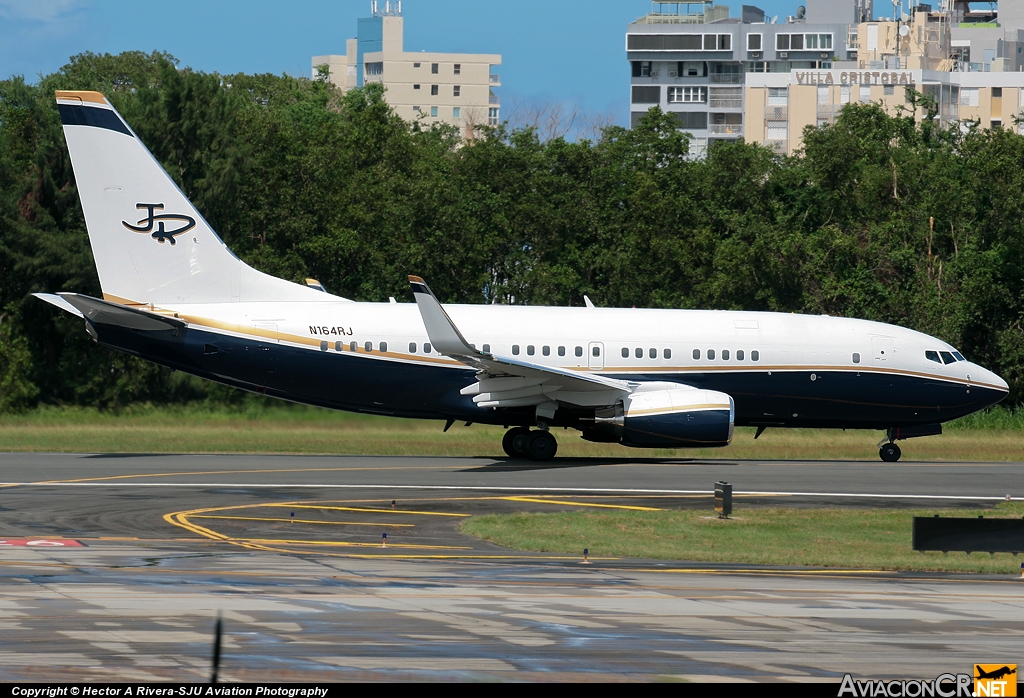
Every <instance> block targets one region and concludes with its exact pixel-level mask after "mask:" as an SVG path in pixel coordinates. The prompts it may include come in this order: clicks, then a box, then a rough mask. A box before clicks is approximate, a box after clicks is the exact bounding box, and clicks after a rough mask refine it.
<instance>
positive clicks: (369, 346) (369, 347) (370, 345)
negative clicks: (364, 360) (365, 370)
mask: <svg viewBox="0 0 1024 698" xmlns="http://www.w3.org/2000/svg"><path fill="white" fill-rule="evenodd" d="M363 349H365V350H366V351H373V342H367V343H366V344H364V345H363Z"/></svg>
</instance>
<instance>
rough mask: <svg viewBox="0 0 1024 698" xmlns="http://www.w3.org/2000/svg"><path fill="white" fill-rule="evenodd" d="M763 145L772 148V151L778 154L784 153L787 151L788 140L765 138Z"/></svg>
mask: <svg viewBox="0 0 1024 698" xmlns="http://www.w3.org/2000/svg"><path fill="white" fill-rule="evenodd" d="M764 144H765V146H766V147H768V148H771V149H772V152H774V153H778V154H779V155H786V154H787V153H789V141H788V140H766V141H765V142H764Z"/></svg>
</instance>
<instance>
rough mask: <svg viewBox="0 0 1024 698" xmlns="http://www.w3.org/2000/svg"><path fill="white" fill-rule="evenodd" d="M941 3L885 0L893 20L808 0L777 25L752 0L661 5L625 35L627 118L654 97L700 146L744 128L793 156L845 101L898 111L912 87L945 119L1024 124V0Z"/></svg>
mask: <svg viewBox="0 0 1024 698" xmlns="http://www.w3.org/2000/svg"><path fill="white" fill-rule="evenodd" d="M942 2H943V5H942V6H940V7H939V8H938V9H937V10H934V9H933V7H932V6H930V5H925V4H921V5H916V6H911V7H908V8H907V11H906V12H904V11H903V6H902V4H900V3H895V4H893V5H892V6H889V4H888V3H887V4H886V7H885V8H884V11H886V12H891V13H892V14H893V18H892V19H888V18H878V17H876V16H875V14H874V7H873V5H872V0H808V2H807V5H806V6H800V7H798V8H797V9H796V13H795V14H794V15H793V16H790V17H786V18H785V19H784V20H783V21H781V22H780V21H779V18H778V17H772V18H768V17H765V15H764V13H763V11H761V10H760V9H758V8H756V7H753V6H748V5H744V6H742V7H741V9H740V13H739V14H740V16H739V17H731V16H730V14H731V13H730V9H729V8H728V7H726V6H722V5H714V4H712V3H711V2H704V3H668V2H654V3H652V10H651V12H650V13H649V14H648V15H646V16H644V17H641V18H639V19H638V20H636V21H635V22H633V23H632V24H630V25H629V28H628V30H627V34H626V52H627V55H628V58H629V61H630V65H631V69H632V78H631V84H630V104H631V109H630V111H631V124H633V125H635V124H636V122H637V120H638V119H639V118H640V117H642V116H643V114H644V113H646V112H647V110H648V109H649V108H650V107H651V106H653V105H658V106H660V107H661V108H662V110H664V111H666V112H669V113H672V114H673V115H675V116H676V118H677V119H678V121H679V127H680V129H682V130H685V131H687V132H689V133H691V134H692V136H693V139H692V141H691V154H693V155H696V156H699V155H700V154H702V153H703V152H704V151H705V149H706V148H707V147H708V146H709V144H713V143H714V142H715V141H716V140H718V139H730V138H740V137H743V138H745V139H746V140H747V141H752V142H758V143H764V144H766V145H769V146H771V147H772V148H774V149H776V150H777V151H778V152H783V153H792V152H793V151H794V150H796V149H798V148H799V147H801V145H802V134H803V129H804V127H806V126H808V125H821V124H826V123H831V122H833V121H834V120H835V118H836V116H837V115H838V113H839V111H840V110H841V109H842V108H843V106H844V105H845V104H848V103H850V102H851V101H853V102H877V103H880V104H882V105H883V106H884V107H885V108H886V109H887V110H889V111H890V112H892V113H895V112H896V111H897V110H900V109H902V110H906V109H908V108H909V106H908V95H909V94H910V93H909V92H908V90H910V89H912V90H916V91H918V92H922V93H924V94H927V95H929V96H931V97H932V98H933V99H934V100H935V102H936V104H937V105H938V108H939V117H940V119H941V122H942V124H943V125H944V126H950V125H953V124H954V123H955V122H959V121H978V122H979V123H980V124H981V126H982V127H983V128H993V127H995V128H999V127H1009V126H1011V125H1012V126H1013V127H1014V128H1018V126H1017V121H1016V117H1017V116H1018V115H1019V114H1020V111H1021V107H1022V102H1021V90H1022V88H1024V72H1022V71H1024V0H1000V1H999V2H994V3H991V4H989V5H988V8H987V9H985V10H977V9H974V10H972V8H971V5H970V4H969V3H968V2H965V1H964V0H942ZM974 7H975V8H977V7H978V5H975V6H974ZM997 7H998V9H994V8H997ZM923 113H924V112H923V110H920V109H919V110H918V114H919V116H923Z"/></svg>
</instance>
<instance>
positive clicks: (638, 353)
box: [633, 347, 644, 359]
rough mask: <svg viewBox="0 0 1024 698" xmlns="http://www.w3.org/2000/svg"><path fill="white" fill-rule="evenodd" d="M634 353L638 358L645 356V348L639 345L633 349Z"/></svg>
mask: <svg viewBox="0 0 1024 698" xmlns="http://www.w3.org/2000/svg"><path fill="white" fill-rule="evenodd" d="M633 354H635V355H636V358H638V359H642V358H644V350H643V349H641V348H640V347H637V348H636V349H634V350H633Z"/></svg>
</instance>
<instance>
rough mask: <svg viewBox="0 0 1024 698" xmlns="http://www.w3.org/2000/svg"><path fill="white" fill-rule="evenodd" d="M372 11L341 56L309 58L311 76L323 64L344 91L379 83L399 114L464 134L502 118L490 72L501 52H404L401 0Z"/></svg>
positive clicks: (373, 6)
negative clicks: (311, 62)
mask: <svg viewBox="0 0 1024 698" xmlns="http://www.w3.org/2000/svg"><path fill="white" fill-rule="evenodd" d="M370 10H371V16H370V17H366V18H363V19H360V20H359V21H358V25H357V36H356V38H354V39H349V40H348V41H347V42H346V44H345V54H344V55H328V56H314V57H313V77H314V78H315V77H317V75H318V74H319V73H320V71H321V70H322V68H321V67H322V66H326V68H327V71H328V77H329V79H330V81H331V82H332V83H334V84H335V85H337V86H338V87H340V88H341V89H342V90H349V89H351V88H353V87H361V86H362V85H364V84H366V83H371V82H380V83H383V84H384V87H385V88H386V91H385V93H384V97H385V99H386V100H387V102H388V104H390V105H391V106H392V107H393V108H394V110H395V111H396V112H397V113H398V115H399V116H401V117H402V118H403V119H406V120H407V121H417V120H422V121H423V122H425V123H427V124H431V123H436V122H441V123H447V124H451V125H453V126H458V127H459V128H460V129H461V130H462V131H463V133H464V134H465V135H466V136H467V137H472V136H473V135H474V130H475V129H476V127H478V126H486V125H490V126H496V125H497V124H498V123H499V122H500V119H501V105H500V102H499V100H498V97H497V95H495V94H494V92H493V90H492V88H495V87H499V86H500V85H501V80H500V78H499V76H498V75H497V74H496V73H495V72H494V67H495V66H497V65H500V64H501V56H500V55H499V54H491V53H427V52H426V51H421V52H419V53H414V52H407V51H405V49H404V46H403V43H404V39H403V32H404V21H405V20H404V17H402V3H401V0H394V1H387V2H383V3H380V2H376V1H375V2H372V3H371V4H370Z"/></svg>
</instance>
